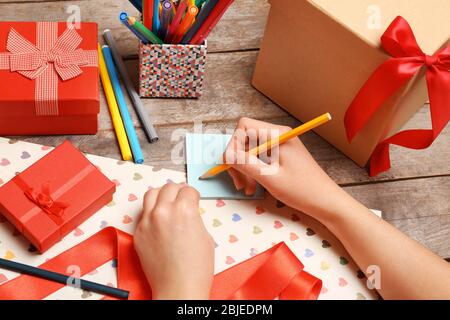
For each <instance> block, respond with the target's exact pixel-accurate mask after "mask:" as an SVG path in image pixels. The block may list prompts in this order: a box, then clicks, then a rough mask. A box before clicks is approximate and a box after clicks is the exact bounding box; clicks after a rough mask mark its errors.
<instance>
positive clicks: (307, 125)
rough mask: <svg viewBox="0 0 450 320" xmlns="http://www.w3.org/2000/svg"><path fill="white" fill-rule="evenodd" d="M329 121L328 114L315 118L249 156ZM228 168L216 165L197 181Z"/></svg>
mask: <svg viewBox="0 0 450 320" xmlns="http://www.w3.org/2000/svg"><path fill="white" fill-rule="evenodd" d="M330 120H331V115H330V114H329V113H325V114H324V115H321V116H320V117H317V118H315V119H313V120H311V121H309V122H307V123H305V124H303V125H301V126H299V127H297V128H295V129H292V130H290V131H289V132H286V133H283V134H282V135H280V136H279V137H277V138H274V139H271V140H269V141H267V142H265V143H263V144H262V145H260V146H257V147H256V148H254V149H251V150H250V151H249V154H251V155H254V156H257V155H259V154H261V153H263V152H265V151H267V150H270V149H272V148H273V147H276V146H278V145H281V144H283V143H285V142H287V141H289V140H290V139H292V138H295V137H298V136H299V135H302V134H304V133H306V132H308V131H310V130H312V129H314V128H317V127H318V126H320V125H322V124H324V123H327V122H328V121H330ZM229 168H230V166H229V165H226V164H221V165H217V166H215V167H214V168H211V169H210V170H208V171H207V172H205V173H204V174H203V175H202V176H201V177H200V178H199V179H200V180H205V179H208V178H211V177H214V176H216V175H218V174H219V173H222V172H224V171H227V170H228V169H229Z"/></svg>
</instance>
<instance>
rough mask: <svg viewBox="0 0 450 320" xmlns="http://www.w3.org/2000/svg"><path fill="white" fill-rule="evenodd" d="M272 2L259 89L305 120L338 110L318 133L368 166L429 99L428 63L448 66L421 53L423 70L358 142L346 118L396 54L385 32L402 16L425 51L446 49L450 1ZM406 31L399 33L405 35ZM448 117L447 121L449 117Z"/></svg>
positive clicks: (376, 115) (385, 104)
mask: <svg viewBox="0 0 450 320" xmlns="http://www.w3.org/2000/svg"><path fill="white" fill-rule="evenodd" d="M269 2H270V4H271V9H270V14H269V18H268V22H267V27H266V31H265V35H264V40H263V42H262V46H261V51H260V54H259V57H258V61H257V65H256V70H255V73H254V77H253V85H254V87H255V88H256V89H258V90H260V91H261V92H262V93H263V94H265V95H266V96H268V97H269V98H270V99H272V100H273V101H274V102H275V103H277V104H279V105H280V106H282V107H283V108H284V109H286V110H287V111H288V112H289V113H291V114H292V115H293V116H295V117H296V118H298V119H299V120H301V121H307V120H310V119H312V118H314V117H315V116H318V115H320V114H322V113H325V112H330V113H331V114H332V116H333V120H334V121H332V122H331V123H330V124H327V125H326V126H322V127H320V128H318V129H316V132H317V133H318V134H319V135H321V136H322V137H323V138H325V139H326V140H327V141H328V142H330V143H331V144H333V145H334V146H336V147H337V148H338V149H339V150H341V151H342V152H343V153H345V154H346V155H347V156H348V157H350V158H351V159H353V160H354V161H355V162H356V163H357V164H358V165H360V166H365V165H366V164H367V163H368V160H369V158H370V157H371V155H372V154H373V153H374V150H376V148H377V145H379V144H380V142H383V141H386V140H385V139H387V138H389V137H392V136H393V135H394V134H396V133H397V132H398V131H399V130H400V129H401V128H402V127H403V126H404V125H405V123H406V122H407V121H408V119H410V118H411V117H412V115H414V114H415V113H416V112H417V110H419V109H420V108H421V107H422V106H423V105H424V103H426V102H427V100H428V92H427V82H426V76H425V74H426V69H427V68H426V67H425V66H427V67H428V64H429V63H430V65H432V64H434V63H436V66H437V63H441V65H440V68H441V71H442V72H443V71H444V69H445V68H446V67H445V65H444V63H443V60H442V61H440V60H438V59H437V58H436V59H429V57H425V56H423V57H422V56H420V54H418V55H419V58H420V59H422V58H423V59H422V60H423V61H422V62H423V68H421V70H420V71H418V72H417V74H416V75H415V76H414V77H412V79H411V80H410V81H407V82H406V84H404V85H402V86H401V87H400V88H399V90H396V91H395V93H394V94H392V96H390V98H389V99H387V100H386V101H384V102H383V104H381V105H380V108H379V109H378V110H377V111H376V112H375V113H374V114H373V115H372V116H371V117H370V119H369V120H368V121H367V123H365V125H364V126H363V128H362V129H361V130H360V131H359V132H358V134H357V135H356V136H355V137H354V139H353V140H352V142H351V143H350V142H349V139H348V137H347V134H348V132H346V124H345V123H344V120H345V117H346V113H347V111H348V108H349V106H350V105H351V104H352V101H354V99H355V97H356V96H357V95H358V93H359V92H360V89H361V88H362V87H363V85H364V84H365V83H366V81H368V79H369V78H370V77H371V76H372V75H373V73H374V71H375V70H377V68H379V67H380V66H381V65H382V64H383V63H385V62H387V61H388V60H389V59H391V58H392V55H390V54H389V53H388V52H387V51H386V44H387V46H394V42H393V41H391V42H392V43H389V39H385V43H384V44H385V46H384V47H383V46H382V42H381V41H380V37H381V36H382V35H383V33H385V31H386V29H387V28H388V27H389V26H390V27H391V28H392V25H390V24H391V23H392V22H393V21H396V20H395V18H396V17H398V16H401V17H403V18H404V19H405V20H406V21H408V22H409V24H410V25H411V28H412V30H413V33H414V34H415V36H416V38H417V42H418V45H419V46H420V48H421V49H422V50H423V52H424V53H426V54H428V55H430V56H431V55H435V54H437V53H439V52H440V50H442V49H444V48H445V47H446V46H448V45H449V43H450V41H449V39H450V38H449V36H450V19H449V17H448V13H449V12H450V1H448V0H430V1H422V0H396V1H391V0H343V1H336V0H284V1H278V0H269ZM396 22H397V23H398V22H399V21H398V20H397V21H396ZM390 32H393V30H390ZM405 33H407V32H405ZM404 35H405V34H403V35H402V34H397V36H398V37H399V38H400V40H402V38H401V37H402V36H404ZM410 42H414V41H412V40H411V41H410ZM406 46H407V45H406ZM397 49H398V48H397ZM409 49H410V51H413V49H411V47H410V48H409ZM391 51H396V49H395V48H394V49H392V50H391ZM397 51H398V50H397ZM416 51H417V50H416ZM419 51H420V50H419ZM402 54H404V53H403V52H400V53H398V55H399V56H401V55H402ZM436 57H437V56H436ZM420 59H419V60H420ZM447 63H448V62H447ZM447 65H448V64H447ZM430 68H432V67H430ZM447 69H448V68H447ZM388 82H389V81H388ZM386 85H389V84H388V83H386ZM448 87H449V85H448V84H447V88H448ZM442 88H445V86H442ZM447 90H448V91H449V90H450V89H447ZM444 91H445V89H443V90H441V93H442V94H444ZM370 94H372V98H373V99H372V100H376V99H377V98H376V97H377V96H378V95H379V94H381V93H380V92H377V90H373V92H370ZM369 100H370V99H369ZM443 107H445V106H442V105H441V108H443ZM446 107H447V108H448V106H446ZM362 108H364V105H363V106H362ZM363 112H364V111H363ZM347 121H348V119H347ZM442 121H444V123H443V125H444V126H445V119H443V120H442ZM442 121H441V122H442ZM447 121H448V120H447ZM348 125H349V123H347V126H348ZM440 129H442V123H441V126H440ZM438 131H439V130H436V132H438ZM433 134H434V133H433ZM406 144H407V143H404V145H406ZM418 144H420V143H418ZM424 145H425V144H424ZM421 147H424V146H421ZM417 148H419V147H417ZM387 149H388V146H387ZM384 151H386V150H384ZM384 160H386V159H384Z"/></svg>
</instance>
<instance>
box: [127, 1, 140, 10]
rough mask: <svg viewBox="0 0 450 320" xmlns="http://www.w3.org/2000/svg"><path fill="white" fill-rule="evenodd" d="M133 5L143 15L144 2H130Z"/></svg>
mask: <svg viewBox="0 0 450 320" xmlns="http://www.w3.org/2000/svg"><path fill="white" fill-rule="evenodd" d="M129 1H130V2H131V4H132V5H133V6H134V7H135V8H136V9H137V10H138V11H139V12H140V13H142V0H129Z"/></svg>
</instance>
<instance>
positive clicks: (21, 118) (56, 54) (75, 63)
mask: <svg viewBox="0 0 450 320" xmlns="http://www.w3.org/2000/svg"><path fill="white" fill-rule="evenodd" d="M97 35H98V28H97V24H96V23H85V22H83V23H80V28H78V29H75V28H73V27H70V26H68V24H67V23H66V22H0V135H42V134H95V133H96V132H97V117H98V113H99V111H100V100H99V85H98V51H97V43H98V40H97V37H98V36H97Z"/></svg>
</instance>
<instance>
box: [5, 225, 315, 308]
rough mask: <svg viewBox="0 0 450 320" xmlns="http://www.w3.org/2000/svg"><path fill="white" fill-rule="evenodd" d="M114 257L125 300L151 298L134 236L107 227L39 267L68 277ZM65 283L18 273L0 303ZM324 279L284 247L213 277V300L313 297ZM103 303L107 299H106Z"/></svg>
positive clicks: (36, 295)
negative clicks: (71, 269)
mask: <svg viewBox="0 0 450 320" xmlns="http://www.w3.org/2000/svg"><path fill="white" fill-rule="evenodd" d="M114 258H117V260H118V263H117V284H118V287H119V288H121V289H124V290H128V291H129V292H130V296H129V299H132V300H142V299H151V289H150V287H149V286H148V282H147V280H146V277H145V275H144V273H143V271H142V270H141V267H140V262H139V258H138V256H137V254H136V252H135V250H134V246H133V237H132V236H131V235H129V234H127V233H125V232H123V231H120V230H118V229H115V228H112V227H108V228H105V229H103V230H102V231H100V232H98V233H96V234H95V235H93V236H92V237H90V238H89V239H87V240H85V241H83V242H81V243H80V244H78V245H76V246H75V247H72V248H71V249H69V250H67V251H65V252H63V253H61V254H60V255H58V256H56V257H55V258H53V259H51V260H49V261H47V262H45V263H43V264H42V265H41V266H40V267H41V268H43V269H47V270H51V271H55V272H59V273H64V274H67V270H68V267H69V266H71V265H76V266H78V267H79V268H80V272H81V275H85V274H87V273H88V272H90V271H92V270H94V269H96V268H98V267H100V266H101V265H103V264H105V263H107V262H108V261H110V260H112V259H114ZM62 287H64V285H62V284H59V283H55V282H51V281H48V280H44V279H39V278H35V277H31V276H28V275H21V276H19V277H17V278H15V279H13V280H10V281H8V282H6V283H5V284H3V285H1V286H0V299H2V300H6V299H27V300H40V299H43V298H45V297H46V296H48V295H50V294H51V293H53V292H55V291H57V290H59V289H61V288H62ZM321 288H322V281H321V280H319V279H317V278H315V277H314V276H312V275H310V274H309V273H307V272H305V271H303V265H302V264H301V262H300V261H299V260H298V259H297V257H296V256H295V255H294V254H293V253H292V252H291V251H290V250H289V248H288V247H287V246H286V244H285V243H280V244H278V245H276V246H274V247H272V248H271V249H269V250H267V251H265V252H263V253H261V254H259V255H257V256H255V257H253V258H251V259H249V260H247V261H244V262H242V263H240V264H238V265H236V266H234V267H232V268H230V269H228V270H225V271H224V272H222V273H219V274H218V275H216V276H215V278H214V283H213V288H212V291H211V299H245V300H247V299H249V300H250V299H275V298H276V297H280V299H299V300H300V299H302V300H306V299H317V297H318V296H319V293H320V290H321ZM105 299H110V298H109V297H108V298H107V297H105Z"/></svg>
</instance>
